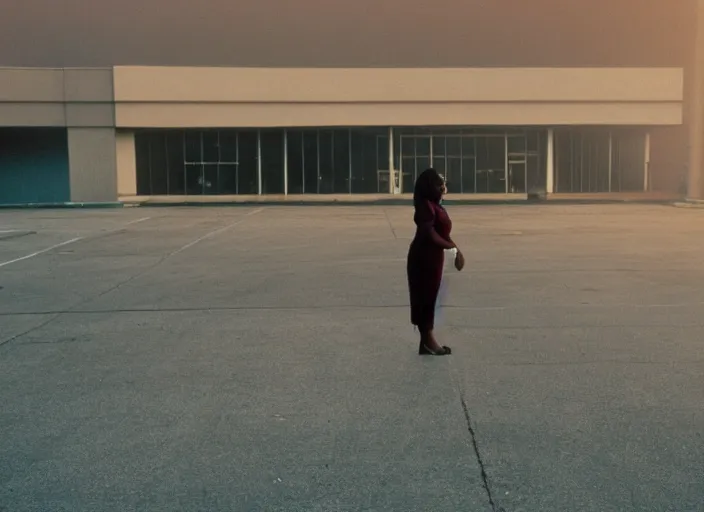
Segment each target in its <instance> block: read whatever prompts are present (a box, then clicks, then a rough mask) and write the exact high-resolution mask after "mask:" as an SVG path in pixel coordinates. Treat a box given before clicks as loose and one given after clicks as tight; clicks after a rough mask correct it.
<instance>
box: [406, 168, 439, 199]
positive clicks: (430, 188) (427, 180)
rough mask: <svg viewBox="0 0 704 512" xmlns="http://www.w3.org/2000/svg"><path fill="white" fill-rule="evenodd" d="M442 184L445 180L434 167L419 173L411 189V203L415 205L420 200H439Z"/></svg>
mask: <svg viewBox="0 0 704 512" xmlns="http://www.w3.org/2000/svg"><path fill="white" fill-rule="evenodd" d="M444 184H445V180H443V179H442V176H440V174H438V172H437V171H436V170H435V169H433V168H432V167H431V168H430V169H426V170H425V171H423V172H422V173H420V175H419V176H418V179H417V180H416V186H415V188H414V189H413V204H414V205H417V204H418V203H419V202H420V201H432V202H433V203H438V202H440V199H442V187H443V185H444Z"/></svg>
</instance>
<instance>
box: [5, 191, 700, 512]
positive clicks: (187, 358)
mask: <svg viewBox="0 0 704 512" xmlns="http://www.w3.org/2000/svg"><path fill="white" fill-rule="evenodd" d="M448 210H449V213H450V215H451V217H452V219H453V222H454V230H453V237H454V239H455V241H457V242H458V244H460V246H461V247H462V248H463V250H464V252H465V255H466V257H467V268H466V269H465V271H464V272H462V273H457V272H454V271H448V274H447V283H448V296H447V299H446V302H445V303H444V307H443V311H442V319H441V324H440V325H439V326H438V334H439V337H440V338H441V341H442V342H443V343H444V344H447V345H450V346H452V347H453V355H452V356H450V357H447V358H421V357H419V356H417V355H416V349H417V339H416V334H415V333H414V331H413V328H412V326H410V325H409V312H408V309H407V307H408V306H407V304H408V298H407V288H406V281H405V255H406V251H407V247H408V243H409V241H410V238H411V237H412V235H413V230H414V227H413V224H412V210H411V209H410V208H409V207H402V206H388V207H383V206H299V207H296V206H281V207H275V206H252V207H247V206H239V207H201V208H181V207H170V208H125V209H96V210H80V209H75V210H72V209H69V210H6V211H0V390H1V391H0V432H1V433H2V434H1V435H0V510H2V511H3V512H10V511H11V512H15V511H51V512H56V511H72V512H74V511H96V510H100V511H120V512H124V511H132V510H135V511H136V510H139V511H162V510H163V511H181V510H183V511H211V510H212V511H220V510H223V511H238V512H239V511H267V512H269V511H272V512H273V511H287V512H288V511H321V512H322V511H325V512H334V511H403V512H407V511H419V512H420V511H423V512H428V511H433V512H441V511H448V512H453V511H459V510H462V511H491V512H496V511H499V510H504V511H506V512H521V511H522V512H527V511H536V512H548V511H561V512H563V511H594V512H605V511H652V512H656V511H657V512H662V511H676V512H690V511H691V512H695V511H696V512H701V511H704V439H703V435H704V434H703V433H704V406H703V403H704V315H703V314H702V313H703V312H704V210H694V209H690V210H687V209H677V208H673V207H670V206H664V205H628V204H622V205H572V206H570V205H481V206H450V207H448Z"/></svg>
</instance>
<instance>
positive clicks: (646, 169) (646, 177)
mask: <svg viewBox="0 0 704 512" xmlns="http://www.w3.org/2000/svg"><path fill="white" fill-rule="evenodd" d="M649 190H650V132H647V133H646V134H645V158H644V164H643V191H644V192H648V191H649Z"/></svg>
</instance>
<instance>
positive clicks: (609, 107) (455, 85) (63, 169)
mask: <svg viewBox="0 0 704 512" xmlns="http://www.w3.org/2000/svg"><path fill="white" fill-rule="evenodd" d="M538 3H540V2H538ZM543 3H545V2H543ZM651 14H652V17H653V18H652V20H651V21H652V22H653V23H655V22H656V21H658V20H657V17H656V15H655V14H653V13H651ZM475 21H476V20H475ZM654 26H655V25H654ZM539 32H540V31H536V32H535V37H536V38H540V37H541V36H540V33H539ZM650 35H652V34H650ZM650 35H647V34H646V35H641V39H643V40H644V41H645V40H646V39H648V38H650ZM650 39H652V38H650ZM541 44H542V43H541ZM650 44H651V47H644V48H645V50H647V51H648V52H649V53H647V52H646V51H644V52H643V53H644V54H646V55H645V56H643V55H641V54H640V53H637V54H635V53H632V54H629V55H625V54H624V55H623V58H622V59H621V60H620V61H618V59H619V55H616V56H615V57H613V58H614V59H616V60H617V61H618V62H617V63H616V64H617V65H616V64H615V63H614V62H611V61H609V62H605V63H604V65H584V62H585V57H584V52H582V54H581V57H579V58H575V59H574V62H575V64H574V65H570V62H572V61H571V60H570V59H569V57H564V58H563V57H560V58H558V57H555V56H553V57H554V58H552V60H551V59H550V58H548V57H546V58H545V59H544V60H543V61H539V62H538V64H540V65H526V63H529V64H532V63H533V62H535V59H533V60H531V59H529V58H524V59H523V61H521V60H520V58H518V57H517V61H516V62H511V63H510V65H505V66H504V65H501V64H502V62H503V61H505V60H506V59H505V56H504V57H502V58H501V59H499V58H497V61H496V65H493V66H491V67H487V65H486V63H483V65H481V66H473V65H471V64H472V63H471V62H468V63H467V65H442V64H443V62H440V64H441V65H442V66H441V67H438V66H437V65H433V66H424V64H425V63H426V61H425V60H423V59H420V58H419V59H418V64H417V65H416V64H413V65H407V66H396V65H394V66H372V65H370V66H362V65H350V66H345V67H332V66H329V65H328V62H323V63H321V66H315V65H309V66H296V67H282V66H274V65H266V66H258V67H254V66H252V65H231V66H229V67H222V66H220V65H218V66H215V65H213V63H212V61H207V62H204V63H203V65H200V63H193V62H189V63H188V64H189V65H174V62H173V61H174V59H172V58H167V59H164V60H165V64H168V65H135V66H114V65H109V66H107V67H97V66H96V67H40V66H37V67H30V68H27V67H18V66H15V67H5V68H0V204H22V203H24V204H26V203H64V202H84V203H85V202H117V201H139V200H143V199H150V200H155V199H158V198H164V197H165V196H177V197H188V198H189V199H193V198H195V197H197V196H200V197H203V196H220V197H223V198H229V199H231V200H248V199H256V200H261V199H262V198H263V199H266V198H273V199H277V200H280V199H286V198H294V199H296V198H301V197H304V196H310V195H316V196H323V195H324V196H325V197H327V198H332V197H337V196H347V197H349V196H350V195H360V194H367V195H384V196H387V195H391V196H401V197H403V195H405V194H409V193H410V192H411V191H412V187H413V182H414V179H415V177H416V175H417V174H418V173H419V172H420V171H422V170H423V169H425V168H427V167H430V166H432V167H435V168H436V169H438V171H440V172H441V173H443V174H444V175H445V176H446V178H447V181H448V188H449V192H450V193H451V194H452V195H453V196H455V197H458V198H461V197H476V196H477V195H487V194H492V195H496V194H499V195H504V196H512V195H514V196H516V197H521V196H525V195H526V194H527V193H528V192H529V191H531V190H545V191H546V192H547V193H548V194H591V193H614V194H617V193H625V192H627V193H644V194H645V193H649V192H650V193H653V192H659V193H663V194H672V195H677V194H682V193H683V188H682V187H683V185H684V181H685V177H686V154H687V142H686V138H687V137H686V131H685V129H684V123H685V96H686V95H685V90H686V87H685V72H684V67H685V66H684V64H683V63H682V59H681V58H680V57H677V58H675V57H672V58H671V57H669V56H667V57H666V56H665V55H669V54H668V53H667V52H666V51H663V50H662V48H660V49H658V51H654V50H653V47H652V44H654V43H652V42H651V43H650ZM539 46H540V44H538V42H536V47H539ZM542 46H546V45H545V44H543V45H542ZM661 46H662V45H661ZM670 49H671V48H670ZM626 51H627V50H623V52H626ZM623 52H622V53H623ZM614 53H616V54H618V51H615V52H614ZM502 59H503V60H502ZM580 59H581V60H580ZM648 59H650V60H648ZM668 59H670V60H668ZM134 60H135V62H137V63H139V62H138V61H139V59H138V58H135V59H134ZM282 60H283V59H282ZM440 60H441V61H442V59H440ZM449 60H452V59H448V62H449ZM456 60H457V59H455V61H456ZM469 60H471V59H469ZM598 60H599V59H598V58H587V59H586V61H589V62H597V61H598ZM347 61H349V62H352V63H353V64H357V63H358V62H359V59H358V60H354V59H350V58H348V59H347ZM14 62H17V61H16V60H15V61H14ZM61 62H63V61H61ZM597 63H598V62H597ZM0 64H3V62H2V61H0ZM193 64H196V65H195V66H194V65H193ZM224 64H227V63H226V62H224ZM233 64H237V63H233Z"/></svg>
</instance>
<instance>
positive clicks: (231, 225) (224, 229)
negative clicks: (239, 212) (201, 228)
mask: <svg viewBox="0 0 704 512" xmlns="http://www.w3.org/2000/svg"><path fill="white" fill-rule="evenodd" d="M262 210H264V208H259V209H257V210H253V211H251V212H249V213H247V214H246V215H244V217H243V218H241V219H239V220H237V221H235V222H233V223H232V224H228V225H227V226H225V227H222V228H220V229H216V230H215V231H211V232H210V233H207V234H205V235H203V236H202V237H200V238H197V239H196V240H193V241H192V242H189V243H187V244H186V245H184V246H183V247H180V248H178V249H176V250H175V251H174V252H172V253H171V254H169V257H171V256H175V255H177V254H178V253H180V252H183V251H185V250H186V249H189V248H191V247H193V246H194V245H196V244H197V243H198V242H202V241H203V240H205V239H206V238H210V237H211V236H215V235H218V234H220V233H222V232H223V231H227V230H228V229H230V228H234V227H235V226H237V225H238V224H242V223H243V222H244V221H245V220H247V217H251V216H252V215H256V214H257V213H259V212H261V211H262Z"/></svg>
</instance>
